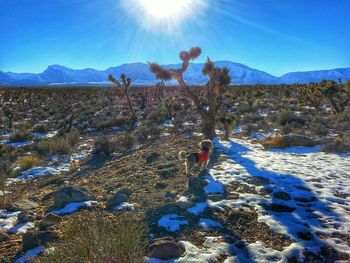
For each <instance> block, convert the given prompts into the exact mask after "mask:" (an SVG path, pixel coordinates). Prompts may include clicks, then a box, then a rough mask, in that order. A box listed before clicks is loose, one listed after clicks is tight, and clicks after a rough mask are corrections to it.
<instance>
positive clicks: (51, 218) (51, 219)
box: [43, 213, 62, 225]
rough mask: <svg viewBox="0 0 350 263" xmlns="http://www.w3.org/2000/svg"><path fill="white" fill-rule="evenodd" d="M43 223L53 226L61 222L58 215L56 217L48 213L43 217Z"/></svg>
mask: <svg viewBox="0 0 350 263" xmlns="http://www.w3.org/2000/svg"><path fill="white" fill-rule="evenodd" d="M43 221H44V222H45V223H47V224H50V225H55V224H58V223H60V222H61V221H62V217H61V216H59V215H56V214H52V213H48V214H47V215H46V216H45V217H44V219H43Z"/></svg>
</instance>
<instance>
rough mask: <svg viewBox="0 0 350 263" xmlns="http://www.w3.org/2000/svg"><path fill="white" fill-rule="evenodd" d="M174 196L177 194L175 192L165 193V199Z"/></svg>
mask: <svg viewBox="0 0 350 263" xmlns="http://www.w3.org/2000/svg"><path fill="white" fill-rule="evenodd" d="M176 196H177V192H175V191H167V192H166V193H165V197H166V198H175V197H176Z"/></svg>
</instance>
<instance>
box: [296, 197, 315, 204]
mask: <svg viewBox="0 0 350 263" xmlns="http://www.w3.org/2000/svg"><path fill="white" fill-rule="evenodd" d="M294 200H295V201H297V202H302V203H309V202H315V201H317V197H315V196H313V197H311V198H304V197H296V198H294Z"/></svg>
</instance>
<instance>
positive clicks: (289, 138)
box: [260, 135, 316, 148]
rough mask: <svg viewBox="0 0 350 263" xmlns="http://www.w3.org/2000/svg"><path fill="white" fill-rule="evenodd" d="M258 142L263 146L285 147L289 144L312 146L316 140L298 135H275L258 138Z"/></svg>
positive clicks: (289, 145)
mask: <svg viewBox="0 0 350 263" xmlns="http://www.w3.org/2000/svg"><path fill="white" fill-rule="evenodd" d="M260 143H261V144H262V145H263V146H264V147H265V148H287V147H291V146H304V147H312V146H315V145H316V142H315V141H313V140H312V139H310V138H308V137H304V136H299V135H285V136H281V135H277V136H274V137H270V138H266V139H262V140H260Z"/></svg>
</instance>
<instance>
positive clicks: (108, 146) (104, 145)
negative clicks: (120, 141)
mask: <svg viewBox="0 0 350 263" xmlns="http://www.w3.org/2000/svg"><path fill="white" fill-rule="evenodd" d="M114 150H115V144H114V143H112V142H111V141H110V140H109V139H108V137H106V136H104V137H100V138H97V139H96V140H95V142H94V152H95V153H102V154H105V155H110V154H111V153H112V152H113V151H114Z"/></svg>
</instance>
